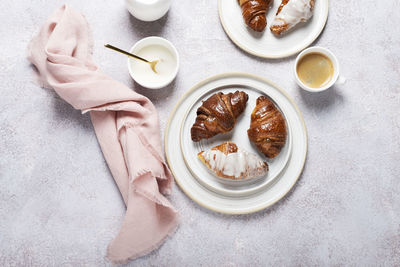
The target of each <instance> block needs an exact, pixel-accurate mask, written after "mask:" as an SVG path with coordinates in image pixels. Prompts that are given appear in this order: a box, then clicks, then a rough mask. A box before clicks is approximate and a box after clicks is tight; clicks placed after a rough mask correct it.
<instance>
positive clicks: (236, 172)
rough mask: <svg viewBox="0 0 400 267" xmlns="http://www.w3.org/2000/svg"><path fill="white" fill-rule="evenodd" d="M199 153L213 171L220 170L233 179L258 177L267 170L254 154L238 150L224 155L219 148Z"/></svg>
mask: <svg viewBox="0 0 400 267" xmlns="http://www.w3.org/2000/svg"><path fill="white" fill-rule="evenodd" d="M201 155H202V156H203V157H204V159H205V161H206V162H207V163H208V164H209V165H210V168H211V169H212V170H213V171H220V172H221V173H223V174H224V175H226V176H232V177H234V178H235V179H249V178H255V177H259V176H261V175H264V174H265V173H266V172H267V167H266V166H265V164H264V162H263V161H262V160H261V159H260V158H259V157H258V156H256V155H254V154H252V153H248V152H247V151H241V150H238V151H237V152H235V153H230V154H228V155H225V154H224V153H223V152H221V151H219V150H208V151H203V152H202V153H201Z"/></svg>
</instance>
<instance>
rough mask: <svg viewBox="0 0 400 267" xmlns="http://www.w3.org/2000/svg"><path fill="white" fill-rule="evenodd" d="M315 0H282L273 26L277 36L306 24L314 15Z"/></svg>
mask: <svg viewBox="0 0 400 267" xmlns="http://www.w3.org/2000/svg"><path fill="white" fill-rule="evenodd" d="M314 1H315V0H282V3H281V5H280V6H279V8H278V11H277V12H276V16H275V18H274V20H273V21H272V24H271V27H270V29H271V31H272V32H273V33H274V34H276V35H281V34H282V33H285V32H287V31H288V30H290V29H291V28H293V27H294V26H296V25H297V24H299V23H300V22H306V21H307V20H308V19H309V18H311V17H312V15H313V10H314Z"/></svg>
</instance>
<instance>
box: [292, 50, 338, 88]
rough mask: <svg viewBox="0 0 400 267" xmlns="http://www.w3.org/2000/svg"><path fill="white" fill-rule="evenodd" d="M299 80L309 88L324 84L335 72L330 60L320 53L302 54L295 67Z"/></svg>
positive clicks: (320, 86) (319, 86)
mask: <svg viewBox="0 0 400 267" xmlns="http://www.w3.org/2000/svg"><path fill="white" fill-rule="evenodd" d="M296 72H297V76H298V77H299V79H300V81H301V82H302V83H303V84H305V85H306V86H308V87H311V88H322V87H324V86H326V85H327V84H328V83H329V82H330V81H331V80H332V77H333V74H334V72H335V70H334V68H333V64H332V61H331V60H330V59H329V58H328V57H327V56H325V55H323V54H321V53H317V52H314V53H310V54H307V55H305V56H303V57H302V58H301V59H300V60H299V62H298V63H297V67H296Z"/></svg>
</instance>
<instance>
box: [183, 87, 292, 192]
mask: <svg viewBox="0 0 400 267" xmlns="http://www.w3.org/2000/svg"><path fill="white" fill-rule="evenodd" d="M236 90H240V91H244V92H245V93H247V95H248V96H249V100H248V101H247V106H246V109H245V110H244V112H243V114H241V115H240V117H239V118H238V121H237V123H236V125H235V127H234V129H233V130H232V131H230V132H229V133H226V134H219V135H217V136H214V137H213V138H210V139H207V140H202V141H200V142H193V141H192V139H191V134H190V130H191V128H192V125H193V123H194V121H195V120H196V116H197V114H196V111H197V109H198V108H199V107H200V106H201V104H202V101H204V100H206V99H207V98H209V97H210V96H212V95H213V94H215V93H217V92H223V93H228V92H235V91H236ZM199 92H201V94H200V96H199V98H197V99H196V100H195V102H194V103H193V104H192V105H191V106H190V108H189V109H188V112H187V113H186V116H185V118H184V120H183V121H182V125H181V133H180V136H181V137H180V145H181V151H182V154H183V158H184V160H185V163H186V166H187V168H188V169H189V170H190V171H191V173H192V174H193V176H194V177H195V178H196V179H197V180H198V181H199V183H201V184H202V185H203V186H205V187H207V188H208V189H210V190H212V191H214V192H216V193H218V194H220V195H225V196H237V197H238V196H246V195H250V194H254V193H256V192H257V191H259V190H262V189H263V188H265V187H266V186H268V185H269V184H271V183H272V182H273V181H274V180H275V178H277V177H278V175H279V174H280V173H281V172H282V170H283V169H284V168H285V166H286V164H287V162H288V160H289V157H290V152H291V132H290V127H288V137H287V140H286V144H285V146H284V147H283V149H282V151H281V153H279V155H278V156H277V157H276V158H274V159H267V158H266V157H265V156H264V155H263V154H262V153H259V151H258V150H257V148H256V147H255V146H254V145H252V143H251V142H250V140H249V138H248V136H247V129H248V128H249V126H250V117H251V113H252V111H253V109H254V107H255V106H256V100H257V98H258V97H259V96H261V95H267V96H268V97H269V98H270V99H271V100H272V101H273V102H275V105H276V106H277V107H278V108H279V107H280V103H279V101H281V99H280V98H279V97H275V95H276V94H274V93H275V90H274V89H272V88H270V87H265V86H263V87H261V88H254V87H248V86H245V85H243V84H235V85H233V84H232V85H229V86H224V87H217V88H213V89H211V90H209V88H207V87H203V89H202V90H199ZM281 112H282V114H283V115H284V116H285V117H286V113H287V112H286V110H282V109H281ZM286 121H287V120H286ZM286 124H288V121H287V122H286ZM225 141H232V142H234V143H235V144H236V145H237V146H238V147H239V148H241V149H244V150H246V151H248V152H250V153H253V154H257V155H258V157H259V158H260V159H262V160H264V161H267V162H268V166H269V171H268V173H267V174H266V175H265V176H262V177H258V178H256V179H250V180H244V181H243V180H242V181H237V180H236V181H233V180H230V179H223V178H218V177H217V176H215V175H214V173H213V172H211V171H210V170H209V169H208V168H207V166H205V165H204V164H203V163H202V162H201V161H200V160H199V159H198V157H197V154H198V153H199V152H201V151H205V150H209V149H211V148H213V147H215V146H217V145H220V144H222V143H223V142H225Z"/></svg>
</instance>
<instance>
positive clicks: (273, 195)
mask: <svg viewBox="0 0 400 267" xmlns="http://www.w3.org/2000/svg"><path fill="white" fill-rule="evenodd" d="M233 89H240V90H246V92H249V93H250V94H249V96H250V98H249V102H248V104H247V108H246V112H245V114H242V118H240V119H239V122H238V124H237V125H236V126H235V128H234V129H233V133H232V134H231V136H229V134H228V136H224V135H221V136H220V137H218V138H220V139H218V138H215V140H212V141H210V142H209V143H208V142H205V143H204V144H200V145H198V146H204V147H207V148H208V147H209V146H212V145H213V144H214V142H216V143H218V142H219V141H220V140H221V139H223V140H226V139H225V138H228V139H229V137H232V140H234V141H237V142H238V146H240V147H244V148H245V149H247V150H250V151H252V152H254V151H255V150H254V148H253V147H252V145H251V144H249V143H248V141H245V137H246V138H247V133H246V130H247V127H248V125H249V124H248V123H249V120H248V121H247V123H246V117H248V112H250V113H251V111H252V109H253V108H254V103H255V102H254V101H255V100H254V99H255V98H256V96H257V95H262V94H264V95H267V96H268V97H270V98H271V99H272V100H273V101H274V102H275V103H276V104H277V106H278V107H279V108H280V109H281V111H282V113H283V114H284V116H285V118H286V122H287V126H288V132H289V134H288V140H287V141H288V142H287V144H286V145H285V148H284V150H283V151H282V152H281V154H282V155H279V156H278V157H279V158H278V159H277V163H275V162H269V163H271V164H270V166H271V167H272V166H274V168H275V167H276V172H277V174H276V175H272V176H271V177H268V176H267V177H263V178H261V179H260V180H257V181H256V182H255V184H256V186H257V185H258V186H259V185H260V184H263V186H260V187H259V188H258V189H257V190H253V189H254V184H252V183H250V184H242V185H239V186H238V185H235V184H229V183H223V182H221V181H220V180H221V179H219V178H215V177H213V176H212V175H211V176H209V177H208V178H210V179H209V180H206V179H205V178H204V177H202V178H203V179H200V177H201V176H199V175H202V174H203V171H204V172H206V173H207V169H206V167H204V166H202V165H201V163H199V162H198V161H196V160H195V158H194V157H193V155H192V153H191V152H189V151H194V152H196V151H197V150H198V149H201V148H199V147H196V145H194V146H193V147H192V148H190V145H189V144H188V143H187V142H186V139H188V140H190V142H192V141H191V139H190V136H187V135H188V133H187V129H186V128H187V127H188V128H189V130H190V127H191V126H192V124H193V122H194V117H191V116H193V115H192V112H193V110H196V108H197V106H198V105H199V102H198V101H201V100H202V99H204V98H207V96H209V95H210V94H212V92H216V91H226V92H227V91H232V90H233ZM247 110H249V111H247ZM241 124H243V125H246V124H247V126H241ZM243 127H244V129H243ZM239 130H240V131H239ZM242 131H244V132H243V133H241V134H242V135H244V136H245V137H236V135H237V134H238V135H240V133H239V132H242ZM187 137H188V138H187ZM181 141H182V142H181ZM190 142H189V143H190ZM239 143H240V144H239ZM187 146H189V148H188V147H187ZM190 149H193V150H190ZM165 152H166V156H167V161H168V164H169V167H170V169H171V171H172V173H173V175H174V177H175V180H176V181H177V183H178V185H179V186H180V187H181V189H182V190H183V191H184V192H185V193H186V194H187V195H188V196H189V197H190V198H191V199H193V200H194V201H195V202H197V203H198V204H200V205H201V206H204V207H206V208H208V209H210V210H213V211H217V212H222V213H228V214H244V213H251V212H256V211H258V210H261V209H264V208H266V207H269V206H270V205H272V204H274V203H276V202H277V201H278V200H279V199H281V198H282V197H283V196H284V195H286V193H287V192H289V190H290V189H291V188H292V186H293V185H294V184H295V183H296V181H297V179H298V177H299V175H300V174H301V171H302V169H303V166H304V163H305V159H306V154H307V131H306V127H305V125H304V121H303V118H302V115H301V113H300V111H299V110H298V108H297V106H296V104H295V103H294V102H293V101H292V100H291V99H290V97H289V96H288V95H287V94H286V93H285V92H284V91H283V90H282V89H280V88H279V87H278V86H276V85H275V84H273V83H272V82H270V81H268V80H267V79H264V78H262V77H258V76H254V75H251V74H245V73H226V74H220V75H217V76H213V77H211V78H208V79H206V80H204V81H202V82H200V83H198V84H197V85H195V86H194V87H193V88H192V89H190V90H189V91H188V92H187V93H186V94H185V95H184V96H182V98H181V99H180V100H179V101H178V103H177V104H176V106H175V108H174V110H173V111H172V113H171V115H170V117H169V121H168V124H167V128H166V130H165ZM196 154H197V153H196ZM184 155H185V157H184ZM195 156H196V155H195ZM190 157H193V158H192V159H190ZM185 160H186V163H185ZM188 162H189V163H188ZM278 162H281V163H280V164H278ZM192 163H193V165H192ZM275 164H276V166H275ZM281 164H283V165H284V167H283V168H282V169H281V170H280V168H281V167H280V166H282V165H281ZM188 165H189V166H190V168H188ZM271 171H272V169H271ZM207 174H208V175H210V173H209V172H208V173H207ZM211 178H212V179H211ZM211 181H213V183H211ZM268 181H271V182H268ZM232 182H233V183H235V182H236V181H232ZM216 184H217V185H218V186H216ZM235 186H236V188H235ZM249 188H250V189H251V190H250V191H249V190H247V191H246V189H249ZM241 190H242V192H240V191H241ZM238 191H239V192H240V193H238Z"/></svg>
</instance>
